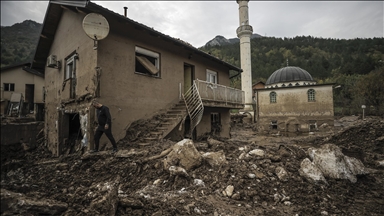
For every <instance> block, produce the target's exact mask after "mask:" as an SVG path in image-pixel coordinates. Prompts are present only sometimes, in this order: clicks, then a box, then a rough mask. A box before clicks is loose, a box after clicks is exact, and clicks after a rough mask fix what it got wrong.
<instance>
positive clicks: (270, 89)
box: [256, 83, 335, 91]
mask: <svg viewBox="0 0 384 216" xmlns="http://www.w3.org/2000/svg"><path fill="white" fill-rule="evenodd" d="M334 85H335V83H323V84H313V85H299V86H285V87H279V88H262V89H256V90H257V91H280V90H284V89H289V88H315V87H321V86H334Z"/></svg>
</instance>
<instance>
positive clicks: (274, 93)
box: [269, 91, 277, 103]
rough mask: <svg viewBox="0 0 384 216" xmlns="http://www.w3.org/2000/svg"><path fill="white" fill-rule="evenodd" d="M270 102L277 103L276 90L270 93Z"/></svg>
mask: <svg viewBox="0 0 384 216" xmlns="http://www.w3.org/2000/svg"><path fill="white" fill-rule="evenodd" d="M269 103H277V93H276V92H275V91H272V92H270V93H269Z"/></svg>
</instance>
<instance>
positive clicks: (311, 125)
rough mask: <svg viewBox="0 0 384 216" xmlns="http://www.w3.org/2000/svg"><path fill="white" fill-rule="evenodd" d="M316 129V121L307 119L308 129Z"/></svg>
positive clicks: (311, 130)
mask: <svg viewBox="0 0 384 216" xmlns="http://www.w3.org/2000/svg"><path fill="white" fill-rule="evenodd" d="M315 130H317V122H316V120H309V131H310V132H313V131H315Z"/></svg>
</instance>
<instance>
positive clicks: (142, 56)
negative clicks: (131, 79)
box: [135, 47, 160, 77]
mask: <svg viewBox="0 0 384 216" xmlns="http://www.w3.org/2000/svg"><path fill="white" fill-rule="evenodd" d="M135 53H136V60H135V72H136V73H139V74H145V75H148V76H153V77H160V54H159V53H156V52H153V51H150V50H147V49H144V48H141V47H136V48H135Z"/></svg>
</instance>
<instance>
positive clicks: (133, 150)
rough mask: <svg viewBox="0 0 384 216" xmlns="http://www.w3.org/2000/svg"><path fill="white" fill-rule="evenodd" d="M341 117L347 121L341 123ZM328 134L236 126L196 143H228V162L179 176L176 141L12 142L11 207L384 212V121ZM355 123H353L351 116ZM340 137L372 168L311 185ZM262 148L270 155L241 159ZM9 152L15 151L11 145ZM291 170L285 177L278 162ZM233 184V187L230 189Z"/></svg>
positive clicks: (107, 211) (108, 211) (5, 192)
mask: <svg viewBox="0 0 384 216" xmlns="http://www.w3.org/2000/svg"><path fill="white" fill-rule="evenodd" d="M340 122H341V123H340ZM340 122H339V123H340V124H342V125H343V127H341V129H340V130H339V129H335V130H334V132H333V133H329V134H324V135H318V134H315V135H312V136H299V137H283V136H271V135H269V136H266V135H262V134H258V132H257V131H254V130H253V129H252V128H254V127H252V125H246V124H244V125H236V126H234V127H233V128H232V130H231V138H230V139H221V138H218V137H211V138H213V139H209V140H207V139H206V138H205V139H201V140H198V141H195V142H194V145H195V147H196V149H197V150H198V151H199V152H200V153H202V154H203V153H206V152H220V151H223V153H224V154H225V159H226V161H227V163H224V164H222V165H221V166H215V167H211V166H210V165H209V164H208V163H207V162H205V161H203V162H202V164H201V165H200V166H198V167H196V168H193V169H191V170H188V171H187V172H188V173H187V174H188V176H180V175H178V176H175V175H171V174H170V172H169V171H168V170H167V169H164V168H163V167H164V162H163V161H164V158H165V157H166V156H164V157H159V158H150V157H152V156H156V155H160V154H161V153H162V152H163V151H164V150H166V149H168V148H170V147H171V146H173V145H175V144H176V142H172V141H169V140H164V141H162V142H158V143H153V144H152V145H150V146H142V145H140V144H139V143H135V142H130V141H129V140H128V139H125V140H122V141H120V142H119V143H118V146H119V152H118V154H116V155H112V154H111V153H110V152H109V151H103V152H100V153H97V154H89V153H87V152H85V153H82V152H81V151H78V152H76V153H74V154H71V155H66V156H61V157H59V158H54V157H50V154H49V153H47V152H46V151H45V150H44V147H43V145H39V146H37V148H35V149H31V148H26V147H25V146H24V148H22V147H12V148H6V149H5V148H2V150H1V151H2V168H1V215H156V216H160V215H215V216H216V215H223V216H224V215H274V216H276V215H384V189H383V188H384V172H383V171H384V168H383V166H380V165H379V163H378V161H383V160H384V132H383V131H384V130H383V128H384V121H383V119H380V118H373V117H371V118H367V119H366V120H365V121H362V120H361V119H360V120H359V119H353V121H352V120H351V121H349V120H348V118H345V119H341V120H340ZM351 122H352V123H351ZM326 143H333V144H335V145H338V146H339V147H341V148H342V151H343V153H344V154H345V155H347V156H350V157H356V158H358V159H360V160H361V161H362V162H363V164H364V165H365V166H366V167H367V168H370V169H372V171H371V173H370V174H365V175H359V176H357V182H356V183H351V182H350V181H349V180H342V179H330V178H327V179H326V180H327V182H328V184H326V183H311V182H308V181H307V180H306V179H305V178H303V177H302V176H300V175H299V172H298V170H299V169H300V163H301V161H302V160H303V159H304V158H307V157H308V153H307V149H308V148H309V147H319V146H321V145H323V144H326ZM252 149H262V150H264V151H265V153H266V154H265V156H263V157H241V155H242V154H243V153H244V152H246V151H250V150H252ZM5 152H6V153H5ZM277 167H282V168H284V169H285V170H286V171H287V173H288V176H289V178H288V179H284V180H280V179H279V178H278V176H277V175H276V168H277ZM228 186H233V195H232V196H230V197H228V196H227V195H225V193H223V191H225V190H226V189H227V187H228Z"/></svg>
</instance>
